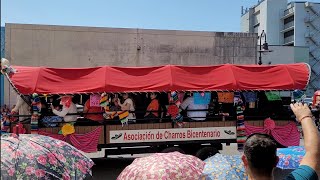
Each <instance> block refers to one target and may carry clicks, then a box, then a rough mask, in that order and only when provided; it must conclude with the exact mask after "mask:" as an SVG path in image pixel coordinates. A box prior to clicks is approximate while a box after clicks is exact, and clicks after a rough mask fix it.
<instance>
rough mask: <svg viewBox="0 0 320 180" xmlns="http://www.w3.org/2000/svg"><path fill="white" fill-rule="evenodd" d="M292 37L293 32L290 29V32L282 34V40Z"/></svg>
mask: <svg viewBox="0 0 320 180" xmlns="http://www.w3.org/2000/svg"><path fill="white" fill-rule="evenodd" d="M293 35H294V30H293V29H292V30H291V31H288V32H285V33H284V35H283V36H284V38H287V37H290V36H293Z"/></svg>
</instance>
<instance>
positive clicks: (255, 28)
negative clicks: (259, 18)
mask: <svg viewBox="0 0 320 180" xmlns="http://www.w3.org/2000/svg"><path fill="white" fill-rule="evenodd" d="M259 26H260V23H258V24H256V25H254V26H253V32H254V33H258V32H259Z"/></svg>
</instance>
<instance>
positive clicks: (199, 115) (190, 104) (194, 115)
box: [180, 97, 208, 121]
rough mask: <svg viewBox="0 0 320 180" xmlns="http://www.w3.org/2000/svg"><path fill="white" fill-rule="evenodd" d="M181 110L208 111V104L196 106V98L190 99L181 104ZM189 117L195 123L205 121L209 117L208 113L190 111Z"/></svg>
mask: <svg viewBox="0 0 320 180" xmlns="http://www.w3.org/2000/svg"><path fill="white" fill-rule="evenodd" d="M180 108H181V109H183V110H186V109H187V110H197V109H200V110H205V109H208V105H207V104H194V98H193V97H188V98H187V99H186V100H184V101H183V103H182V104H180ZM187 115H188V117H189V118H191V119H192V120H195V121H204V120H206V117H207V111H188V112H187Z"/></svg>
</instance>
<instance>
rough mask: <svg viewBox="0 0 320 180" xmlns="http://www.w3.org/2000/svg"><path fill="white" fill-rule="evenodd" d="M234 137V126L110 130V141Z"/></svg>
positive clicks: (189, 139)
mask: <svg viewBox="0 0 320 180" xmlns="http://www.w3.org/2000/svg"><path fill="white" fill-rule="evenodd" d="M216 139H236V127H235V126H231V127H206V128H173V129H141V130H121V131H110V133H109V140H110V141H109V142H110V143H137V142H164V141H191V140H216Z"/></svg>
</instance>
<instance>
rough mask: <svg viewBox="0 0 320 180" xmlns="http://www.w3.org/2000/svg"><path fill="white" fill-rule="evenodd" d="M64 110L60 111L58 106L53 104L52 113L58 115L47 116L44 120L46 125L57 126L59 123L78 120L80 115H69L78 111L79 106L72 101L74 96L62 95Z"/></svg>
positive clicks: (61, 101) (61, 102)
mask: <svg viewBox="0 0 320 180" xmlns="http://www.w3.org/2000/svg"><path fill="white" fill-rule="evenodd" d="M60 104H61V105H62V110H61V111H60V110H59V109H58V106H57V107H54V106H53V104H51V109H52V113H53V114H55V115H56V116H51V117H45V118H43V119H42V122H43V123H44V125H45V126H46V127H56V126H57V123H59V122H62V120H64V121H65V122H76V121H77V118H78V115H67V114H73V113H77V106H76V105H75V104H74V103H73V102H72V96H62V97H61V100H60Z"/></svg>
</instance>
